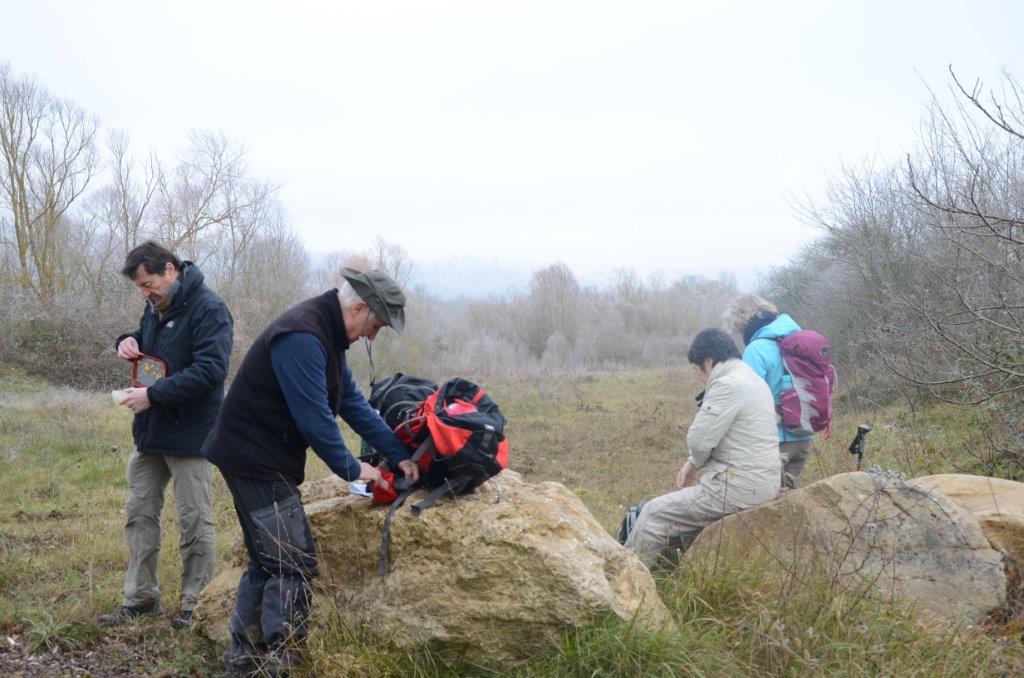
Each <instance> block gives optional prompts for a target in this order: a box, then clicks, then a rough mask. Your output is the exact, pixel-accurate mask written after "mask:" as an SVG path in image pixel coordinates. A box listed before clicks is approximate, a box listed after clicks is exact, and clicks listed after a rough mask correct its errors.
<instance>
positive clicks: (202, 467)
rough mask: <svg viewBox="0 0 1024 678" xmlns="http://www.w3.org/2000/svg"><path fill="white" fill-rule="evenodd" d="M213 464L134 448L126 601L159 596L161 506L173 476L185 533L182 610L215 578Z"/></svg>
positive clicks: (141, 602) (137, 603)
mask: <svg viewBox="0 0 1024 678" xmlns="http://www.w3.org/2000/svg"><path fill="white" fill-rule="evenodd" d="M212 468H213V467H212V466H211V465H210V462H208V461H206V459H205V458H204V457H201V456H195V457H182V456H175V455H170V454H153V453H149V452H139V451H138V450H135V451H133V452H132V454H131V457H130V458H129V459H128V498H127V499H126V500H125V504H124V513H125V524H124V533H125V537H126V538H127V541H128V551H129V554H130V559H129V564H128V573H127V574H126V575H125V580H124V602H123V604H124V605H127V606H128V607H144V606H148V605H150V604H152V603H156V602H159V601H160V587H159V585H158V584H157V565H158V562H159V558H160V511H161V509H163V505H164V491H165V490H166V488H167V483H168V482H169V481H170V480H172V479H173V480H174V504H175V507H176V508H177V510H178V528H179V532H180V541H179V544H178V550H179V551H180V553H181V609H182V610H192V609H194V608H195V606H196V599H197V598H198V597H199V592H200V591H202V590H203V587H204V586H206V584H207V583H208V582H209V581H210V579H211V578H212V577H213V561H214V552H215V549H216V543H215V537H214V531H213V508H212V506H211V504H210V479H211V471H212Z"/></svg>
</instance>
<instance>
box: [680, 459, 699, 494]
mask: <svg viewBox="0 0 1024 678" xmlns="http://www.w3.org/2000/svg"><path fill="white" fill-rule="evenodd" d="M696 482H697V469H696V468H695V467H694V465H693V464H691V463H690V460H689V459H687V460H686V463H685V464H683V468H681V469H679V474H678V475H677V476H676V487H678V488H679V489H680V490H685V489H686V488H688V487H693V485H694V484H696Z"/></svg>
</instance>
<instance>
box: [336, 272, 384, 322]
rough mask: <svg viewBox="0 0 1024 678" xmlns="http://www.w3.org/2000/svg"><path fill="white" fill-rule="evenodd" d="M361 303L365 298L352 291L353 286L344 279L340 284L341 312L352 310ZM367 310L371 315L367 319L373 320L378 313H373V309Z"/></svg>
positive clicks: (339, 299)
mask: <svg viewBox="0 0 1024 678" xmlns="http://www.w3.org/2000/svg"><path fill="white" fill-rule="evenodd" d="M360 301H363V298H362V297H361V296H359V294H358V293H357V292H356V291H355V290H354V289H352V285H351V284H350V283H349V281H347V280H345V279H342V281H341V283H339V284H338V302H339V303H340V304H341V310H343V311H344V310H347V309H350V308H352V306H353V305H354V304H357V303H359V302H360ZM367 310H368V311H369V313H370V314H369V315H368V316H366V317H367V319H368V320H369V319H372V318H373V317H374V316H375V315H376V313H374V312H373V309H369V308H368V309H367Z"/></svg>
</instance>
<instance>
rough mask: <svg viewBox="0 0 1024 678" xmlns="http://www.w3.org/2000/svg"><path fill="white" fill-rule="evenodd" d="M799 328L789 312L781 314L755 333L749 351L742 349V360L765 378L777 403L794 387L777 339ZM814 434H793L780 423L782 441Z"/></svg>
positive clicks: (807, 437) (806, 438)
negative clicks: (784, 392) (785, 392)
mask: <svg viewBox="0 0 1024 678" xmlns="http://www.w3.org/2000/svg"><path fill="white" fill-rule="evenodd" d="M799 331H800V326H799V325H797V324H796V322H795V321H794V320H793V319H792V318H790V317H789V315H788V314H786V313H782V314H780V315H779V317H778V318H776V319H775V320H773V321H771V322H770V323H768V324H767V325H765V326H764V327H762V328H761V329H759V330H758V331H757V332H755V333H754V336H753V337H752V338H751V340H750V343H749V344H747V348H746V350H744V351H743V362H745V363H746V364H748V365H750V367H751V368H753V370H754V372H757V374H758V375H759V376H760V377H761V378H762V379H764V380H765V382H766V383H767V384H768V387H769V388H770V389H771V390H772V397H773V398H774V399H775V404H776V405H778V404H779V403H780V402H781V400H782V393H783V391H785V390H787V389H789V388H792V386H793V379H792V378H791V377H790V376H789V373H788V372H786V370H785V368H784V367H783V365H782V354H781V353H779V344H778V342H777V341H775V340H778V339H783V338H785V337H788V336H789V335H791V334H793V333H794V332H799ZM813 437H814V435H809V436H798V435H793V434H792V433H790V432H789V431H787V430H786V429H784V428H783V427H782V426H779V442H782V443H785V442H791V441H794V440H810V439H811V438H813Z"/></svg>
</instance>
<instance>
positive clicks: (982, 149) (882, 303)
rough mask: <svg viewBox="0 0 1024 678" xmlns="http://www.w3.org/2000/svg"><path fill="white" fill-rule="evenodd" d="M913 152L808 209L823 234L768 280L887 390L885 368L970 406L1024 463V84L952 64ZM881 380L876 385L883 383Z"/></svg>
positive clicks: (841, 178) (1018, 463) (842, 183)
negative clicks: (986, 78) (991, 82)
mask: <svg viewBox="0 0 1024 678" xmlns="http://www.w3.org/2000/svg"><path fill="white" fill-rule="evenodd" d="M948 85H949V90H950V94H949V96H943V97H940V96H938V95H936V94H933V96H932V100H931V103H930V105H929V106H928V108H927V110H926V113H925V115H924V117H923V119H922V122H921V125H920V131H919V135H918V141H917V143H916V146H915V147H914V148H913V150H912V151H911V152H910V153H908V154H907V155H906V156H905V157H903V158H901V159H899V160H893V161H891V162H884V161H875V162H871V163H866V164H863V165H861V166H858V167H848V168H845V169H844V170H843V171H842V172H841V173H840V174H839V175H838V176H835V177H833V178H832V180H831V182H830V185H829V188H828V194H827V197H826V199H825V200H824V201H821V202H819V203H816V204H805V205H803V206H802V208H801V209H802V212H803V215H804V216H805V217H806V219H807V220H808V221H809V222H810V223H812V224H814V225H816V226H817V227H819V228H820V229H821V231H822V236H821V237H820V238H819V239H818V240H817V241H816V242H814V243H813V244H811V245H810V246H808V247H806V248H805V249H804V250H802V251H801V252H800V253H799V254H798V255H797V256H796V257H794V259H793V260H792V262H791V263H790V264H789V265H787V266H785V267H782V268H780V269H776V270H775V271H774V272H773V273H772V275H770V276H769V277H768V278H767V279H766V280H765V281H764V284H763V288H764V289H763V291H764V292H765V293H766V294H767V295H768V296H769V297H771V298H773V299H774V300H775V301H776V302H777V303H778V304H779V305H780V306H781V307H784V308H787V309H792V310H794V311H795V313H796V314H797V315H798V316H799V317H800V318H801V319H802V321H803V322H804V323H806V324H808V325H811V326H814V327H817V328H818V329H820V330H821V331H822V332H824V333H826V334H827V335H828V336H829V337H830V338H831V340H832V344H833V346H834V347H838V348H839V351H840V352H841V353H844V354H845V356H844V361H845V362H846V363H847V364H848V365H852V366H856V367H859V368H861V369H860V370H859V373H860V374H861V375H866V376H867V379H868V380H867V382H865V383H866V384H867V385H868V386H869V388H866V389H864V397H865V398H867V399H869V400H870V399H871V398H872V397H882V396H881V395H880V392H881V391H883V390H884V389H885V387H886V383H887V382H888V383H892V381H891V380H887V379H886V377H887V376H896V377H898V378H899V383H902V384H904V385H906V384H909V385H911V386H912V387H913V388H914V389H915V390H917V391H918V392H925V393H927V394H928V395H929V396H930V397H934V398H938V399H941V400H945V401H950V402H955V403H961V404H966V405H972V406H975V407H976V408H977V412H978V414H979V415H980V416H983V417H984V418H985V419H986V420H987V421H989V422H991V423H993V424H995V426H994V427H993V429H992V430H994V431H996V432H997V433H995V434H993V436H994V437H993V443H994V446H995V448H996V449H997V451H998V452H999V454H1000V456H1001V457H1002V461H1003V462H1006V463H1007V464H1008V465H1009V466H1010V467H1012V468H1015V469H1016V473H1017V474H1018V475H1020V474H1021V472H1024V445H1022V442H1024V441H1022V425H1021V412H1022V411H1024V264H1022V257H1024V89H1022V87H1021V85H1020V83H1019V82H1018V81H1017V80H1015V79H1014V78H1013V77H1012V76H1011V75H1010V74H1004V75H1003V76H1002V78H1001V79H1000V81H999V82H998V83H997V84H996V86H995V87H986V86H984V85H983V83H981V82H974V83H965V82H964V81H963V80H962V79H961V78H959V77H958V76H957V74H956V73H955V72H954V71H953V69H952V68H951V69H950V76H949V81H948ZM871 391H875V393H874V394H872V393H871Z"/></svg>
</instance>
